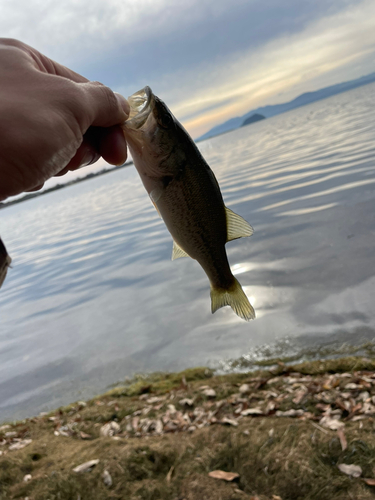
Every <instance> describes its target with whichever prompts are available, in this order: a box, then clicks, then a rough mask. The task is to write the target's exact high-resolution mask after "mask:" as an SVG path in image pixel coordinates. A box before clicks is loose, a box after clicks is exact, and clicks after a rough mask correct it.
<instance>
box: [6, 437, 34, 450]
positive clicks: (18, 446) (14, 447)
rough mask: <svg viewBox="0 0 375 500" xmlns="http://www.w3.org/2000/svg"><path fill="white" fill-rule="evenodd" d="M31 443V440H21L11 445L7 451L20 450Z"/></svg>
mask: <svg viewBox="0 0 375 500" xmlns="http://www.w3.org/2000/svg"><path fill="white" fill-rule="evenodd" d="M31 442H32V439H23V440H22V441H18V442H17V443H13V444H11V445H10V446H9V451H16V450H22V448H25V446H27V445H29V444H30V443H31Z"/></svg>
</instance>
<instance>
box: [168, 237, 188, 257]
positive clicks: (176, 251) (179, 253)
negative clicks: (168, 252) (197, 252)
mask: <svg viewBox="0 0 375 500" xmlns="http://www.w3.org/2000/svg"><path fill="white" fill-rule="evenodd" d="M180 257H189V255H188V254H187V253H186V252H185V250H182V248H181V247H180V246H179V245H178V244H177V243H176V242H175V241H174V240H173V250H172V260H176V259H179V258H180Z"/></svg>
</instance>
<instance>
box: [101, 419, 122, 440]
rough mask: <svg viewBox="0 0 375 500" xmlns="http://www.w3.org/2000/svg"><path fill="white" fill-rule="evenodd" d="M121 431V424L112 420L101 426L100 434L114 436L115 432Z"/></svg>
mask: <svg viewBox="0 0 375 500" xmlns="http://www.w3.org/2000/svg"><path fill="white" fill-rule="evenodd" d="M120 431H121V429H120V426H119V424H118V423H117V422H114V421H111V422H108V423H107V424H104V425H103V426H102V427H101V428H100V435H101V436H106V437H111V436H114V435H115V434H118V433H119V432H120Z"/></svg>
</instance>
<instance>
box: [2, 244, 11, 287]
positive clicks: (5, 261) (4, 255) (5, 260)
mask: <svg viewBox="0 0 375 500" xmlns="http://www.w3.org/2000/svg"><path fill="white" fill-rule="evenodd" d="M11 262H12V259H11V258H10V257H9V255H8V252H7V249H6V248H5V245H4V243H3V242H2V241H1V238H0V287H1V285H2V284H3V281H4V280H5V276H6V275H7V271H8V267H9V266H10V263H11Z"/></svg>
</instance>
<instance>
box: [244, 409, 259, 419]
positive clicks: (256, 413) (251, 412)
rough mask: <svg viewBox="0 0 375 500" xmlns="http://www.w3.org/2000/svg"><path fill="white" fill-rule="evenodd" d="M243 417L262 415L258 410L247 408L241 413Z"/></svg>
mask: <svg viewBox="0 0 375 500" xmlns="http://www.w3.org/2000/svg"><path fill="white" fill-rule="evenodd" d="M241 415H242V416H243V417H247V416H248V415H263V411H262V410H261V409H260V408H248V409H247V410H243V411H241Z"/></svg>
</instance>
